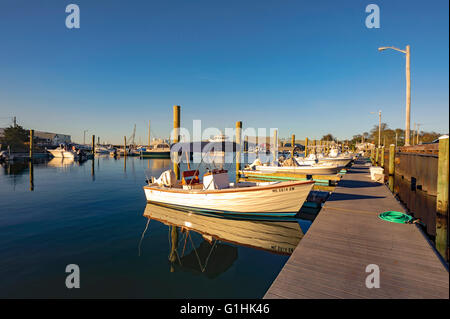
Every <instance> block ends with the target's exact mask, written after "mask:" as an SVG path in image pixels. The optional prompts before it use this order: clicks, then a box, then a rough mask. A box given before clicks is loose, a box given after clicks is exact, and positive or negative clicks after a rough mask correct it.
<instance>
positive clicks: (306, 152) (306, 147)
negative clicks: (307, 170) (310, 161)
mask: <svg viewBox="0 0 450 319" xmlns="http://www.w3.org/2000/svg"><path fill="white" fill-rule="evenodd" d="M307 157H308V138H307V137H305V158H307Z"/></svg>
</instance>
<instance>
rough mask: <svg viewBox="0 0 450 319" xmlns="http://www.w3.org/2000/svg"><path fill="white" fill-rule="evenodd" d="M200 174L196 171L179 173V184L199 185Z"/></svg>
mask: <svg viewBox="0 0 450 319" xmlns="http://www.w3.org/2000/svg"><path fill="white" fill-rule="evenodd" d="M199 174H200V172H199V171H198V169H197V170H191V171H184V172H182V173H181V183H182V185H193V184H199V183H200V179H199V178H198V175H199Z"/></svg>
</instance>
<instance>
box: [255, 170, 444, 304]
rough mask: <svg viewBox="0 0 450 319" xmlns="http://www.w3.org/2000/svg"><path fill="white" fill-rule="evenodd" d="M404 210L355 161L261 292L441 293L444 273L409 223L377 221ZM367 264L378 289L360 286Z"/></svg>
mask: <svg viewBox="0 0 450 319" xmlns="http://www.w3.org/2000/svg"><path fill="white" fill-rule="evenodd" d="M392 210H394V211H400V212H404V209H403V206H402V205H401V204H400V203H399V202H398V201H397V200H396V199H395V198H394V196H393V195H392V193H391V192H390V191H389V189H388V188H387V187H386V186H385V185H383V184H377V183H374V182H372V181H371V180H370V174H369V169H368V167H367V166H365V165H364V164H363V163H356V164H355V165H354V166H353V167H352V168H350V169H349V170H348V172H347V174H346V175H345V176H344V177H343V178H342V180H341V181H340V182H339V185H338V186H337V187H336V189H335V192H334V193H333V194H332V195H331V196H330V198H329V199H328V201H327V202H326V203H325V205H324V207H323V208H322V210H321V211H320V213H319V215H318V217H317V218H316V219H315V221H314V223H313V224H312V226H311V228H310V229H309V231H308V232H307V233H306V235H305V236H304V238H303V239H302V240H301V241H300V243H299V245H298V246H297V248H296V249H295V250H294V252H293V254H292V255H291V257H290V258H289V260H288V261H287V263H286V265H285V266H284V268H283V269H282V270H281V272H280V273H279V275H278V277H277V278H276V279H275V281H274V282H273V283H272V285H271V287H270V288H269V290H268V291H267V293H266V295H265V296H264V298H268V299H270V298H298V299H300V298H347V299H348V298H351V299H355V298H358V299H361V298H363V299H365V298H370V299H371V298H395V299H397V298H447V299H448V298H449V273H448V269H447V267H446V266H445V265H444V263H443V262H442V261H441V259H440V258H439V257H438V255H437V253H436V251H435V250H434V249H433V248H432V246H431V244H430V243H429V242H428V240H427V239H426V237H425V235H424V234H423V233H422V231H421V230H420V229H419V228H418V226H416V225H414V224H396V223H390V222H387V221H383V220H381V219H379V218H378V214H379V213H382V212H385V211H392ZM370 264H375V265H378V267H379V269H380V288H370V289H369V288H367V287H366V278H367V276H369V275H371V273H372V272H366V267H367V266H368V265H370Z"/></svg>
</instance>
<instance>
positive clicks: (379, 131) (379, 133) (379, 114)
mask: <svg viewBox="0 0 450 319" xmlns="http://www.w3.org/2000/svg"><path fill="white" fill-rule="evenodd" d="M370 114H375V112H370ZM378 147H381V110H379V111H378Z"/></svg>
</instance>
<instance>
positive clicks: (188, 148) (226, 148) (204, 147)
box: [170, 141, 243, 153]
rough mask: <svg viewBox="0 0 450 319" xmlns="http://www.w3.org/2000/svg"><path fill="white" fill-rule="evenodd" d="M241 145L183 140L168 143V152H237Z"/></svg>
mask: <svg viewBox="0 0 450 319" xmlns="http://www.w3.org/2000/svg"><path fill="white" fill-rule="evenodd" d="M242 149H243V148H242V146H240V145H239V144H237V143H235V142H226V141H225V142H206V141H201V142H183V143H175V144H172V145H170V152H175V153H176V152H179V153H185V152H188V153H191V152H192V153H200V152H202V153H208V152H237V151H239V150H241V151H242Z"/></svg>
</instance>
